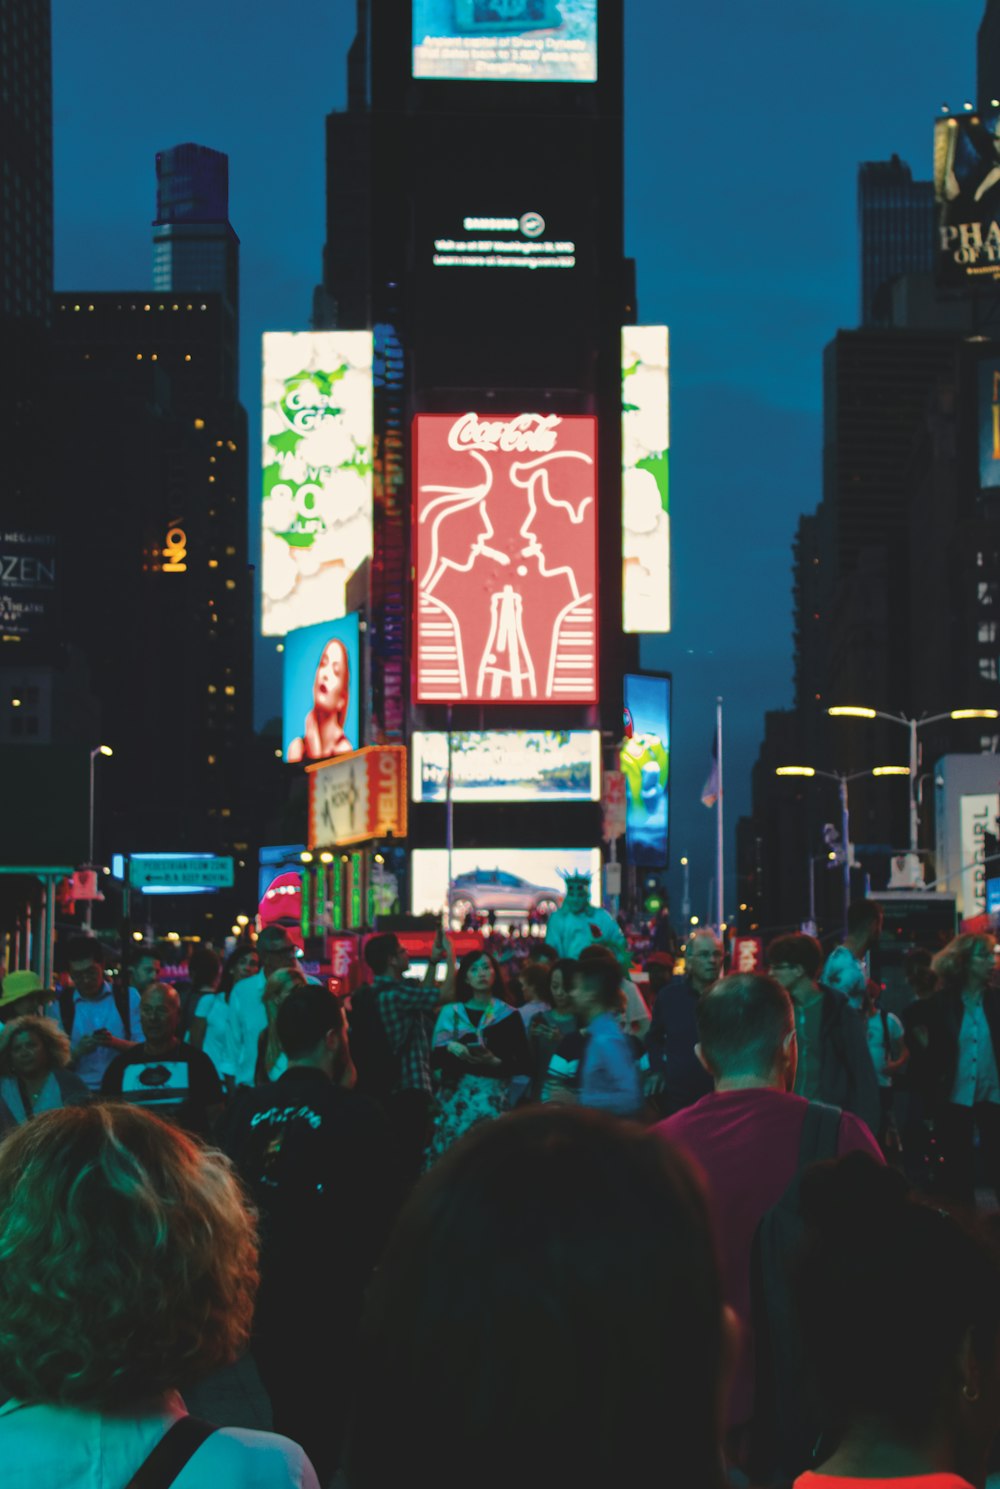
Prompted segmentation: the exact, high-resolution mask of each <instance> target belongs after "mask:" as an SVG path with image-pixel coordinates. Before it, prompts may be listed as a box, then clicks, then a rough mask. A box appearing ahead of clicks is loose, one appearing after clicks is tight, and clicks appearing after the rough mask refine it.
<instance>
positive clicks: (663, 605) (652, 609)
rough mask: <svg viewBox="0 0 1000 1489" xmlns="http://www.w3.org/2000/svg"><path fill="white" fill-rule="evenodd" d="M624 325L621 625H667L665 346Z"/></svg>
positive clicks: (651, 334) (646, 329)
mask: <svg viewBox="0 0 1000 1489" xmlns="http://www.w3.org/2000/svg"><path fill="white" fill-rule="evenodd" d="M669 345H670V344H669V332H668V330H667V328H666V326H625V327H623V328H622V565H623V570H622V629H623V630H625V631H629V632H635V631H639V632H651V631H669V630H670V350H669Z"/></svg>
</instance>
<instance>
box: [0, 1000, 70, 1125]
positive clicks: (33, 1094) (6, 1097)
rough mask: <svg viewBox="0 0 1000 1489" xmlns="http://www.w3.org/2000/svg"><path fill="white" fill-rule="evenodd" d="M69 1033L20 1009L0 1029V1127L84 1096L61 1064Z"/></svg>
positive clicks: (66, 1053)
mask: <svg viewBox="0 0 1000 1489" xmlns="http://www.w3.org/2000/svg"><path fill="white" fill-rule="evenodd" d="M69 1061H70V1049H69V1039H68V1037H67V1036H66V1035H65V1034H64V1033H63V1031H62V1030H61V1029H60V1027H59V1025H58V1024H57V1023H55V1022H54V1021H53V1020H52V1019H44V1018H40V1017H39V1016H38V1015H37V1014H23V1015H22V1016H21V1017H20V1018H16V1019H11V1020H10V1022H9V1023H7V1024H4V1026H3V1028H2V1029H0V1132H5V1131H6V1130H7V1128H8V1127H16V1126H18V1125H19V1124H20V1123H21V1122H27V1120H28V1118H29V1117H34V1116H36V1115H37V1113H39V1112H51V1111H58V1109H59V1108H60V1107H63V1106H78V1105H80V1103H81V1102H85V1101H89V1100H90V1092H89V1091H88V1090H87V1087H86V1086H85V1085H84V1084H83V1081H82V1080H81V1079H80V1077H79V1076H78V1075H74V1074H73V1072H72V1071H71V1070H67V1069H66V1067H67V1066H68V1065H69Z"/></svg>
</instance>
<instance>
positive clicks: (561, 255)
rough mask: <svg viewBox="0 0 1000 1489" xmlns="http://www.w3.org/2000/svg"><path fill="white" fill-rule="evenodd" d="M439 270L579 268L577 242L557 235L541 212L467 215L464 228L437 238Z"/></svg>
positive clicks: (436, 260) (437, 266) (435, 263)
mask: <svg viewBox="0 0 1000 1489" xmlns="http://www.w3.org/2000/svg"><path fill="white" fill-rule="evenodd" d="M431 262H432V263H433V265H434V267H435V269H575V268H576V243H575V242H574V241H573V240H572V239H571V238H560V237H558V236H556V235H554V234H553V233H552V231H551V229H550V228H549V226H548V224H547V223H546V221H545V218H544V217H543V216H542V214H541V213H540V212H522V213H520V215H519V216H517V217H463V218H462V221H461V227H460V230H459V231H457V232H455V233H454V234H452V235H449V236H446V237H436V238H435V239H434V255H433V258H432V261H431Z"/></svg>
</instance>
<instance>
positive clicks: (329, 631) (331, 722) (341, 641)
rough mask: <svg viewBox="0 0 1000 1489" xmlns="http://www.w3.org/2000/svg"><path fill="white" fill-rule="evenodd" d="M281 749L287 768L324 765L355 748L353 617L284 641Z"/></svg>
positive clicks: (357, 682)
mask: <svg viewBox="0 0 1000 1489" xmlns="http://www.w3.org/2000/svg"><path fill="white" fill-rule="evenodd" d="M284 661H285V687H284V694H285V698H284V746H285V752H284V753H285V759H286V760H288V761H290V762H291V763H293V764H297V763H298V762H300V761H309V760H329V759H330V758H331V757H332V756H334V755H346V754H347V753H348V752H349V751H351V750H356V749H358V748H359V747H360V745H361V740H360V738H359V732H358V731H359V727H360V708H359V701H360V696H361V688H362V677H361V648H360V644H359V622H358V616H357V613H356V612H355V613H354V614H351V615H345V616H342V617H341V619H340V620H331V621H326V622H324V623H323V624H322V625H318V626H303V627H302V629H301V630H298V631H289V632H288V634H287V636H286V637H285V656H284Z"/></svg>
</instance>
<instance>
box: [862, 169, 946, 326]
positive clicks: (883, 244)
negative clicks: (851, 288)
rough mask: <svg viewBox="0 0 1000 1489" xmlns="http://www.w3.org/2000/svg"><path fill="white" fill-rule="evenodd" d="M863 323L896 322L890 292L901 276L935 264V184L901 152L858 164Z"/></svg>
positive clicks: (921, 271) (884, 323) (926, 269)
mask: <svg viewBox="0 0 1000 1489" xmlns="http://www.w3.org/2000/svg"><path fill="white" fill-rule="evenodd" d="M858 228H859V231H860V238H861V324H862V326H886V325H888V324H889V323H890V315H889V310H890V307H889V300H888V292H889V286H890V284H891V282H892V281H893V280H894V279H896V278H897V277H898V276H899V275H901V274H927V273H930V272H931V270H932V269H933V267H934V183H933V182H932V181H914V179H913V175H912V172H911V171H910V167H909V166H908V165H907V164H906V162H905V161H903V160H900V158H899V156H898V155H893V157H892V159H891V160H867V161H865V162H863V164H862V165H861V166H859V168H858Z"/></svg>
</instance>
